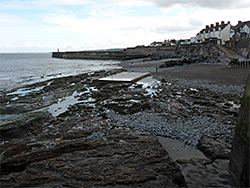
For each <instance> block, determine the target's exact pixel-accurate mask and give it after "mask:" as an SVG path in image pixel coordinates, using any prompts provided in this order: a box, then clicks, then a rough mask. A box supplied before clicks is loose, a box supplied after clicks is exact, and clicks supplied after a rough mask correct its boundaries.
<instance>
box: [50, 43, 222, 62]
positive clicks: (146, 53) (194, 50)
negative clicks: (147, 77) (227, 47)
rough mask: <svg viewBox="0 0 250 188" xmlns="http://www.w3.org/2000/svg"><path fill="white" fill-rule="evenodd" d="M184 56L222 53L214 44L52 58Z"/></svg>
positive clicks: (61, 54)
mask: <svg viewBox="0 0 250 188" xmlns="http://www.w3.org/2000/svg"><path fill="white" fill-rule="evenodd" d="M185 54H189V55H202V56H207V57H219V56H223V55H224V52H222V51H221V50H220V49H219V48H217V47H216V45H214V44H211V43H203V44H188V45H176V46H161V47H149V46H138V47H134V48H126V49H123V50H102V51H98V50H96V51H70V52H53V53H52V57H55V58H64V59H93V60H128V59H138V58H145V57H152V56H158V57H166V58H168V57H176V56H179V55H185Z"/></svg>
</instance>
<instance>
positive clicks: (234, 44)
mask: <svg viewBox="0 0 250 188" xmlns="http://www.w3.org/2000/svg"><path fill="white" fill-rule="evenodd" d="M226 46H227V47H229V48H232V49H233V50H235V51H236V52H237V53H238V54H240V55H242V56H243V57H245V58H247V59H250V38H246V39H240V40H238V41H236V40H231V41H228V42H226Z"/></svg>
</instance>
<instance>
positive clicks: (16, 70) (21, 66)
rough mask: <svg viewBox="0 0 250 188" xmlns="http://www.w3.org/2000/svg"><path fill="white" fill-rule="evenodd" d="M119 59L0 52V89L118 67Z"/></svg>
mask: <svg viewBox="0 0 250 188" xmlns="http://www.w3.org/2000/svg"><path fill="white" fill-rule="evenodd" d="M118 63H119V61H100V60H66V59H57V58H52V57H51V53H11V54H0V90H9V89H13V88H16V87H20V86H23V85H26V84H31V83H35V82H39V81H44V80H48V79H52V78H56V77H64V76H69V75H77V74H80V73H84V72H91V71H97V70H111V69H114V68H118Z"/></svg>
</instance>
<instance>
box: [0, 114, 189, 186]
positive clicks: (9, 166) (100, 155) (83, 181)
mask: <svg viewBox="0 0 250 188" xmlns="http://www.w3.org/2000/svg"><path fill="white" fill-rule="evenodd" d="M0 149H1V155H0V160H1V162H0V163H1V177H0V185H1V187H2V188H3V187H186V183H185V180H184V177H183V175H182V174H181V171H180V169H179V167H178V165H177V164H176V163H175V162H174V161H173V160H172V159H171V158H170V157H169V155H168V153H167V151H166V150H164V149H163V147H162V146H161V144H160V143H159V142H158V140H157V138H156V137H155V136H152V135H149V134H142V133H139V132H135V131H132V130H130V129H125V128H112V127H111V126H110V125H109V121H108V120H103V119H101V118H99V117H84V118H82V119H77V121H76V119H74V118H73V117H72V118H68V119H67V120H65V121H62V122H61V123H55V124H54V126H52V125H51V126H50V127H49V128H48V129H43V131H42V132H41V133H40V134H39V135H37V136H32V137H28V138H23V139H14V140H12V141H10V142H8V143H5V144H4V145H1V146H0Z"/></svg>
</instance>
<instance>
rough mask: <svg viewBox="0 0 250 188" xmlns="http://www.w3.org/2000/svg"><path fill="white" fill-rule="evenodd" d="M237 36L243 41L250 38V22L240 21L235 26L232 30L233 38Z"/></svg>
mask: <svg viewBox="0 0 250 188" xmlns="http://www.w3.org/2000/svg"><path fill="white" fill-rule="evenodd" d="M235 34H236V35H238V36H239V37H240V38H242V39H244V38H250V21H246V22H241V21H238V24H237V25H236V26H233V27H232V29H231V37H233V36H234V35H235Z"/></svg>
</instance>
